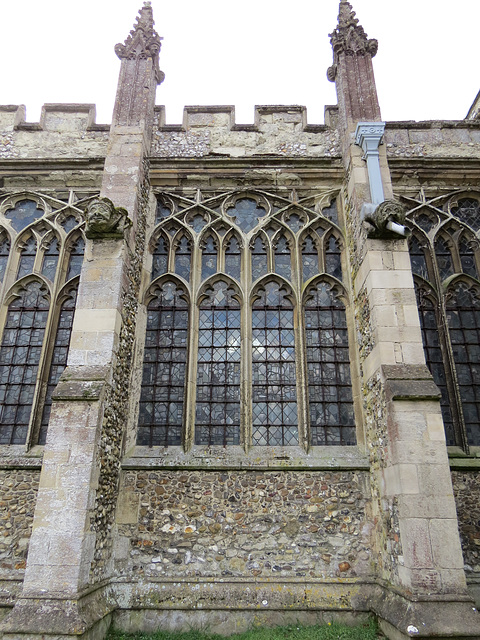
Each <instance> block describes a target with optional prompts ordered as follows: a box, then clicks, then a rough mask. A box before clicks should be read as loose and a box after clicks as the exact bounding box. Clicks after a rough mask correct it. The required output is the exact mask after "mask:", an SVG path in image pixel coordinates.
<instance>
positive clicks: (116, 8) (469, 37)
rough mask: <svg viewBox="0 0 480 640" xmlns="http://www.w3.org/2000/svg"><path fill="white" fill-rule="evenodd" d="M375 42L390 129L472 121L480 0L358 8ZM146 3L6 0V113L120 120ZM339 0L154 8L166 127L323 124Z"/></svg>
mask: <svg viewBox="0 0 480 640" xmlns="http://www.w3.org/2000/svg"><path fill="white" fill-rule="evenodd" d="M351 2H352V4H353V7H354V9H355V10H356V12H357V17H358V18H359V19H360V23H361V24H362V25H363V27H364V29H365V30H366V32H367V34H368V36H369V37H370V38H377V40H378V41H379V51H378V54H377V56H376V57H375V59H374V68H375V74H376V81H377V89H378V94H379V98H380V106H381V109H382V116H383V118H384V119H386V120H430V119H462V118H464V117H465V115H466V113H467V111H468V109H469V107H470V105H471V103H472V102H473V100H474V98H475V96H476V94H477V92H478V90H479V89H480V77H479V76H480V74H479V73H478V41H479V36H478V25H479V23H480V20H479V18H480V1H479V0H455V1H452V0H351ZM142 4H143V0H81V1H74V0H1V3H0V24H1V25H2V33H1V36H0V59H1V60H2V67H1V68H2V72H1V76H0V104H26V106H27V120H28V121H30V122H33V121H38V119H39V115H40V107H41V105H42V104H43V103H46V102H84V103H87V102H94V103H96V105H97V122H100V123H106V122H110V120H111V113H112V109H113V101H114V97H115V90H116V83H117V77H118V71H119V67H120V61H119V60H118V58H117V57H116V55H115V53H114V50H113V47H114V45H115V44H116V43H117V42H120V41H122V42H123V41H124V40H125V38H126V36H127V35H128V32H129V30H130V29H131V28H132V26H133V23H134V21H135V16H136V14H137V12H138V9H139V8H140V6H141V5H142ZM338 5H339V2H338V0H294V1H290V2H286V0H241V1H239V2H231V1H230V2H228V1H227V0H153V1H152V6H153V11H154V17H155V22H156V29H157V31H158V32H159V34H160V35H161V36H163V38H164V40H163V45H162V51H161V54H160V67H161V69H162V70H163V71H164V72H165V74H166V79H165V81H164V83H163V84H162V85H161V86H160V87H159V88H158V90H157V104H165V105H166V109H167V122H169V123H179V122H181V119H182V109H183V106H184V105H192V104H224V105H225V104H232V105H235V106H236V121H237V122H241V123H247V122H253V105H255V104H302V105H306V106H307V110H308V121H309V122H310V123H312V124H314V123H323V107H324V105H325V104H335V103H336V95H335V88H334V85H333V84H331V83H330V82H328V80H327V78H326V70H327V68H328V66H329V65H330V64H331V61H332V53H331V48H330V42H329V38H328V34H329V33H330V32H331V31H332V30H333V28H334V27H335V25H336V20H337V14H338Z"/></svg>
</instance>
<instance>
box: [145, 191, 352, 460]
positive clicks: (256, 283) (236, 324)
mask: <svg viewBox="0 0 480 640" xmlns="http://www.w3.org/2000/svg"><path fill="white" fill-rule="evenodd" d="M295 197H296V196H295ZM158 201H159V202H167V201H168V202H169V203H170V202H171V203H172V204H171V205H170V204H169V205H168V206H169V208H171V211H172V212H173V214H172V215H174V216H175V220H172V216H170V218H168V219H165V217H164V216H161V217H158V218H157V224H156V227H155V229H154V230H153V234H154V235H153V238H154V239H155V240H154V241H150V244H149V246H150V247H151V248H152V254H153V255H152V264H153V266H152V280H153V282H152V283H151V284H150V285H149V287H150V288H149V289H148V290H147V292H146V294H145V295H146V298H145V299H146V300H151V302H149V303H148V307H147V309H148V322H147V330H146V341H145V359H144V370H143V383H142V392H141V399H140V417H139V426H138V444H140V445H146V446H154V445H158V446H172V445H177V446H178V445H180V444H182V445H183V446H184V447H185V448H186V449H187V450H188V449H189V448H190V447H191V446H192V445H195V446H199V447H209V446H222V447H224V446H230V445H237V446H238V445H244V446H245V448H246V449H248V448H249V447H251V446H257V447H266V446H270V447H287V446H295V445H296V446H299V445H300V443H301V445H302V446H306V443H307V436H308V434H310V433H311V434H312V437H311V441H310V442H311V444H313V445H320V444H323V445H332V444H341V445H344V444H352V443H354V442H355V424H354V419H353V400H352V397H353V394H352V389H351V380H350V369H349V366H350V365H349V356H348V342H347V329H346V318H347V314H346V311H345V307H344V305H343V302H341V301H340V298H339V296H338V295H337V294H336V293H335V295H334V293H332V292H331V290H330V288H329V286H327V285H326V284H323V285H318V290H317V285H315V286H314V287H313V289H312V292H311V293H309V295H308V296H307V298H308V300H309V302H308V305H307V307H303V306H302V305H301V304H300V302H299V301H301V300H303V299H305V291H304V283H305V282H307V281H310V282H311V281H312V279H313V278H318V276H319V274H320V273H322V272H325V271H326V272H327V273H328V274H329V275H330V276H333V277H334V278H336V279H337V280H341V278H342V267H341V251H342V250H343V244H344V243H343V242H342V241H341V231H340V230H339V229H338V228H337V227H335V226H334V225H333V224H331V223H330V222H329V220H328V218H335V219H337V212H336V205H335V203H332V206H331V207H330V208H329V209H328V210H325V209H324V210H323V211H320V210H317V209H316V208H307V207H305V206H303V205H302V207H300V206H298V207H294V206H292V200H291V199H289V200H287V199H286V198H285V195H284V193H283V192H282V194H281V195H280V196H279V197H278V198H277V199H276V197H275V196H271V195H268V197H267V195H266V194H265V192H263V191H262V192H261V191H258V192H255V196H253V194H252V196H245V195H243V194H238V195H235V194H232V193H231V192H229V193H223V194H222V193H221V192H218V191H215V190H213V191H210V190H209V191H208V192H205V193H199V192H197V193H196V194H193V193H192V194H189V193H188V192H187V191H183V190H182V191H181V192H180V191H178V192H177V191H176V190H169V191H168V192H165V194H162V195H160V196H159V197H158ZM306 201H307V199H305V200H302V202H306ZM200 202H201V203H202V208H201V207H200V205H199V203H200ZM232 202H233V203H234V205H233V206H232ZM311 202H312V204H313V202H314V201H313V200H311ZM313 206H314V207H316V205H315V204H313ZM307 225H310V228H309V230H308V231H307V232H306V233H307V235H306V236H305V235H302V236H301V237H300V238H299V237H298V236H299V235H300V234H302V229H304V228H305V227H306V226H307ZM180 227H182V228H180ZM189 227H190V229H191V234H190V233H189V231H188V228H189ZM160 238H161V240H160ZM168 265H170V266H174V270H175V273H176V274H177V275H178V276H180V277H181V278H182V279H184V280H185V281H186V283H185V288H182V285H179V284H178V282H176V283H173V282H171V283H169V287H174V288H175V291H176V293H175V294H173V293H172V294H171V295H170V298H171V301H170V302H169V303H167V302H166V299H165V298H164V294H163V293H160V292H159V291H160V290H159V289H158V287H159V285H158V284H157V285H156V284H155V283H156V282H157V283H158V280H155V278H157V277H158V276H160V275H162V274H164V273H167V267H168ZM297 269H298V270H300V269H301V270H302V276H301V277H298V278H297V277H296V275H297V273H296V271H297ZM224 274H226V275H227V276H229V277H228V280H227V278H226V277H225V275H224ZM268 274H271V276H270V277H268V278H265V276H268ZM299 276H300V274H299ZM162 280H163V278H162ZM232 280H234V281H235V282H232ZM285 280H287V282H285ZM329 282H331V279H329ZM187 283H188V284H187ZM282 283H283V284H282ZM164 286H165V285H162V287H164ZM336 286H337V287H338V290H339V291H340V290H341V291H343V295H345V292H344V290H343V287H342V284H341V283H340V282H337V285H336ZM152 287H153V294H152ZM322 287H323V289H322ZM187 290H188V296H189V302H188V303H187V301H186V300H187ZM335 291H337V289H335ZM162 292H163V288H162ZM152 295H153V298H152ZM320 298H321V300H320ZM342 300H343V298H342ZM180 312H181V313H180ZM177 313H179V314H180V315H179V318H178V320H177V319H176V318H177V316H176V314H177ZM307 320H308V323H309V324H308V327H307V325H306V323H307ZM174 327H175V329H176V330H177V331H178V334H176V335H177V337H176V338H175V337H174V334H173V332H174ZM305 332H306V333H305ZM314 334H315V335H314ZM305 335H307V336H308V339H309V340H310V342H309V345H308V346H307V348H306V347H305V339H304V337H305ZM315 339H316V340H317V343H315V342H314V340H315ZM187 353H188V354H189V357H188V362H187ZM307 358H308V371H307ZM187 364H188V367H189V369H188V371H187ZM319 371H320V373H319ZM315 376H316V377H315ZM318 376H320V377H321V382H319V381H318ZM322 376H323V377H322ZM310 383H311V392H310V397H311V398H312V403H311V415H312V416H314V414H315V417H312V419H310V418H307V411H306V407H307V406H308V397H309V391H308V388H309V384H310ZM299 394H300V397H299ZM184 398H188V400H184ZM186 402H188V406H186V404H185V403H186ZM299 406H300V407H303V409H302V410H301V411H300V410H299V408H298V407H299ZM320 414H321V417H320ZM312 420H314V421H315V424H313V422H312ZM311 424H313V428H312V429H310V425H311Z"/></svg>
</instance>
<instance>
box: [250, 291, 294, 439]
mask: <svg viewBox="0 0 480 640" xmlns="http://www.w3.org/2000/svg"><path fill="white" fill-rule="evenodd" d="M252 358H253V362H252V441H253V444H254V445H259V446H266V445H268V446H288V445H296V444H298V419H297V398H296V364H295V333H294V325H293V309H292V304H291V302H290V301H289V300H288V298H287V297H286V292H285V291H284V290H283V289H280V288H279V285H278V284H277V283H276V282H269V283H267V284H266V285H265V288H264V289H263V290H260V291H259V292H258V297H257V299H256V300H255V302H254V304H253V310H252Z"/></svg>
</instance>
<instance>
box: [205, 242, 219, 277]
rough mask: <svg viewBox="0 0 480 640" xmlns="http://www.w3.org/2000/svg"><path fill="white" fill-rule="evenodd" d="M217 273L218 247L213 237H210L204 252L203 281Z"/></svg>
mask: <svg viewBox="0 0 480 640" xmlns="http://www.w3.org/2000/svg"><path fill="white" fill-rule="evenodd" d="M215 273H217V245H216V242H215V240H214V239H213V238H212V236H208V238H207V239H206V240H205V242H204V245H203V250H202V280H205V279H206V278H209V277H210V276H213V275H214V274H215Z"/></svg>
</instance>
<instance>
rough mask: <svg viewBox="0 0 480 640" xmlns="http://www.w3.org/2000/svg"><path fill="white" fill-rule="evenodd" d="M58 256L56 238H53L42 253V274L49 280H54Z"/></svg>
mask: <svg viewBox="0 0 480 640" xmlns="http://www.w3.org/2000/svg"><path fill="white" fill-rule="evenodd" d="M58 258H59V248H58V240H57V239H56V238H54V239H53V240H52V241H51V242H50V244H49V246H48V248H47V250H46V251H45V252H44V254H43V263H42V275H44V276H45V277H46V278H48V279H49V280H51V281H52V282H53V281H54V280H55V274H56V272H57V265H58Z"/></svg>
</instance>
